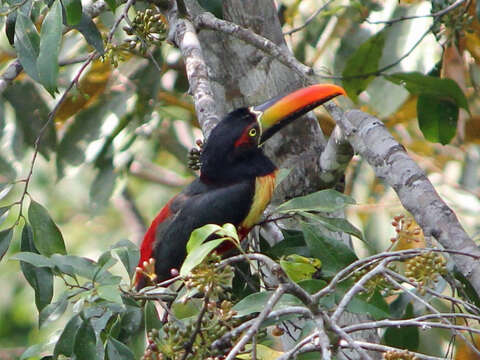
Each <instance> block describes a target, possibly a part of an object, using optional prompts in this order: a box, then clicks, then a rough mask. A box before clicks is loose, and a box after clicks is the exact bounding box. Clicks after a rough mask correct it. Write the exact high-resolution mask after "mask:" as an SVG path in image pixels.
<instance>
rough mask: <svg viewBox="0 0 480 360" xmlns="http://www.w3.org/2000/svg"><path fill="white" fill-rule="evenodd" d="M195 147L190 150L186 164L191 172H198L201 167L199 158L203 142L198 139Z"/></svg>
mask: <svg viewBox="0 0 480 360" xmlns="http://www.w3.org/2000/svg"><path fill="white" fill-rule="evenodd" d="M196 144H197V147H194V148H191V149H190V151H189V152H188V162H187V166H188V167H189V168H190V169H192V170H195V171H196V170H200V167H201V166H202V164H201V162H200V156H201V155H202V150H203V141H202V140H200V139H198V140H197V141H196Z"/></svg>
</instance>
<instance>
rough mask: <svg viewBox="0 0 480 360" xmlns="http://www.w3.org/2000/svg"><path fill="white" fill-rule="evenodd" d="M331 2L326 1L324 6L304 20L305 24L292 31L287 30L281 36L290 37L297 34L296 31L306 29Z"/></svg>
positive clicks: (330, 0)
mask: <svg viewBox="0 0 480 360" xmlns="http://www.w3.org/2000/svg"><path fill="white" fill-rule="evenodd" d="M332 2H333V0H328V1H327V2H326V3H325V4H323V5H322V6H320V8H319V9H318V10H317V11H315V12H314V13H313V14H312V15H310V16H309V17H308V18H307V20H305V22H304V23H303V24H302V25H300V26H297V27H295V28H293V29H292V30H289V31H287V32H284V33H283V35H291V34H293V33H295V32H297V31H300V30H302V29H303V28H306V27H307V26H308V24H310V23H311V22H312V21H313V19H315V18H316V17H317V16H318V15H319V14H320V13H321V12H322V11H323V10H325V9H326V7H327V6H328V5H330V4H331V3H332Z"/></svg>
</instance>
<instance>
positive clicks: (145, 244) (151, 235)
mask: <svg viewBox="0 0 480 360" xmlns="http://www.w3.org/2000/svg"><path fill="white" fill-rule="evenodd" d="M172 201H173V199H171V200H170V201H169V202H168V203H166V204H165V206H164V207H163V209H162V210H160V212H159V213H158V215H157V216H156V217H155V219H154V220H153V222H152V224H151V225H150V227H149V228H148V230H147V232H146V233H145V236H144V237H143V241H142V245H140V260H139V262H138V267H141V268H142V269H143V263H144V262H145V261H148V260H149V259H150V258H151V257H152V252H153V244H154V243H155V234H156V232H157V227H158V225H160V224H161V223H162V222H163V221H164V220H165V219H167V218H168V217H169V216H170V215H172V212H171V211H170V203H171V202H172ZM139 280H140V279H139V276H138V275H137V278H136V279H135V283H138V281H139Z"/></svg>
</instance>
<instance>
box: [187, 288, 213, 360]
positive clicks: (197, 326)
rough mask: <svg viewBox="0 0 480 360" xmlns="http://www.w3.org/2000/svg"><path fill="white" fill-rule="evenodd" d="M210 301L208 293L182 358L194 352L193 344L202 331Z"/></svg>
mask: <svg viewBox="0 0 480 360" xmlns="http://www.w3.org/2000/svg"><path fill="white" fill-rule="evenodd" d="M208 302H209V297H208V295H205V298H204V299H203V306H202V310H200V314H198V318H197V321H196V322H195V329H194V330H193V333H192V336H191V337H190V340H189V341H188V342H187V343H186V344H185V346H184V349H185V352H184V353H183V355H182V358H181V360H185V359H186V358H187V357H188V355H189V354H190V353H191V352H192V348H193V344H195V339H196V338H197V335H198V334H200V331H201V329H202V320H203V316H204V315H205V313H206V312H207V308H208Z"/></svg>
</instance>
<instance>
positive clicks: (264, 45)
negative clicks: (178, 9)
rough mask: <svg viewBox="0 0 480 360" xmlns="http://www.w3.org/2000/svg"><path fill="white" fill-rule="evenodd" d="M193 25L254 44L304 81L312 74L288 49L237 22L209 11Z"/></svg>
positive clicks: (196, 18)
mask: <svg viewBox="0 0 480 360" xmlns="http://www.w3.org/2000/svg"><path fill="white" fill-rule="evenodd" d="M194 23H195V26H196V27H198V28H205V29H210V30H216V31H220V32H222V33H225V34H229V35H233V36H235V37H236V38H238V39H240V40H243V41H245V42H246V43H247V44H250V45H253V46H255V47H256V48H257V49H260V50H262V51H264V52H266V53H267V54H269V55H270V56H272V57H274V58H275V59H277V60H278V61H280V62H281V63H282V64H284V65H285V66H288V67H289V68H290V69H292V70H293V71H295V73H296V74H297V75H298V76H299V77H300V78H301V79H303V80H304V81H305V82H307V83H308V82H309V78H310V77H311V76H312V75H313V74H314V73H313V69H312V68H309V67H308V66H306V65H304V64H302V63H301V62H299V61H298V60H297V59H296V58H295V57H294V56H293V55H292V54H291V53H290V52H289V51H286V50H284V49H282V48H281V47H280V46H278V45H276V44H275V43H274V42H273V41H271V40H268V39H267V38H264V37H263V36H260V35H257V34H255V33H254V32H253V31H250V30H248V29H245V28H243V27H241V26H239V25H237V24H234V23H232V22H228V21H225V20H220V19H217V18H216V17H215V16H213V15H212V14H210V13H202V14H200V15H198V16H197V17H195V19H194Z"/></svg>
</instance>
